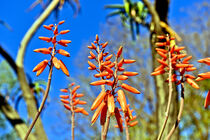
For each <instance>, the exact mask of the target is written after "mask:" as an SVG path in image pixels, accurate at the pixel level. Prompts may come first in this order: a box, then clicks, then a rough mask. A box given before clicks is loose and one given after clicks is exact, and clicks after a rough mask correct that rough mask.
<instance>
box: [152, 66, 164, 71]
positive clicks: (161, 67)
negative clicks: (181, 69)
mask: <svg viewBox="0 0 210 140" xmlns="http://www.w3.org/2000/svg"><path fill="white" fill-rule="evenodd" d="M164 68H165V66H164V65H160V66H159V67H157V68H156V69H155V70H154V71H159V70H163V69H164Z"/></svg>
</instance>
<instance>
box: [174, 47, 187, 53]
mask: <svg viewBox="0 0 210 140" xmlns="http://www.w3.org/2000/svg"><path fill="white" fill-rule="evenodd" d="M184 49H185V47H177V48H174V51H175V52H179V51H181V50H184Z"/></svg>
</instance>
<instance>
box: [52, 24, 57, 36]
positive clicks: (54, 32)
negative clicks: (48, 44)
mask: <svg viewBox="0 0 210 140" xmlns="http://www.w3.org/2000/svg"><path fill="white" fill-rule="evenodd" d="M53 34H54V35H57V34H58V26H55V29H54V31H53Z"/></svg>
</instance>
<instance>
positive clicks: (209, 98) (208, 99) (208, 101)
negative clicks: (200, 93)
mask: <svg viewBox="0 0 210 140" xmlns="http://www.w3.org/2000/svg"><path fill="white" fill-rule="evenodd" d="M209 105H210V90H209V91H208V93H207V95H206V99H205V102H204V107H205V108H207V107H208V106H209Z"/></svg>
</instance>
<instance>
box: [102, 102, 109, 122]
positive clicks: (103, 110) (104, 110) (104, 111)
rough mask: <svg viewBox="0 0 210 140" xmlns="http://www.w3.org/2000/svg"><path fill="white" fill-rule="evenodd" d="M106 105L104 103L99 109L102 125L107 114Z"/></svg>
mask: <svg viewBox="0 0 210 140" xmlns="http://www.w3.org/2000/svg"><path fill="white" fill-rule="evenodd" d="M107 108H108V107H107V105H105V106H104V107H103V109H102V111H101V118H100V124H101V125H104V124H105V122H106V114H107Z"/></svg>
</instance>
